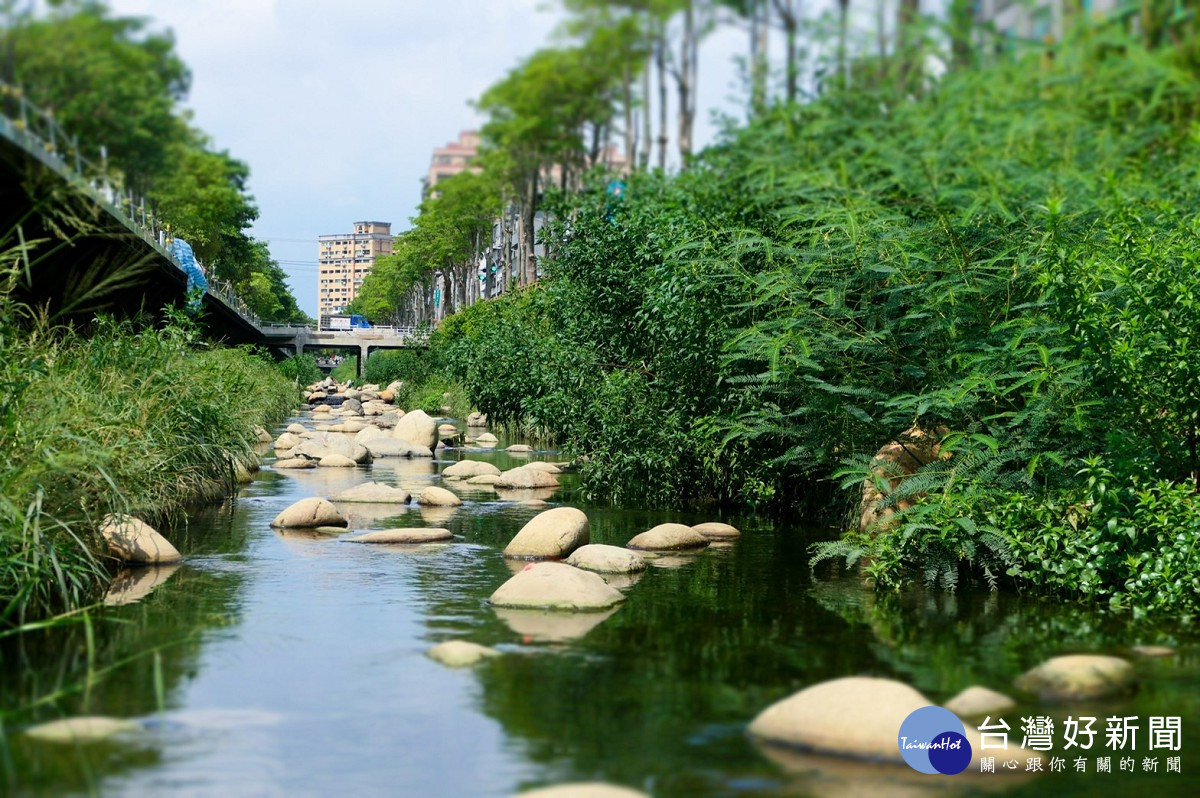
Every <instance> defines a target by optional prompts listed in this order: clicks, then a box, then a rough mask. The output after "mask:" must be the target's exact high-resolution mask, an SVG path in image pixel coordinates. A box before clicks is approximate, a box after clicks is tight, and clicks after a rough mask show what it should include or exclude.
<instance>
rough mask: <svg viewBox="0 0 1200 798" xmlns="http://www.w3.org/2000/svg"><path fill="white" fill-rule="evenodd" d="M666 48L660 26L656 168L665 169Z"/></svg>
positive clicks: (656, 51) (656, 44) (656, 62)
mask: <svg viewBox="0 0 1200 798" xmlns="http://www.w3.org/2000/svg"><path fill="white" fill-rule="evenodd" d="M666 46H667V41H666V34H665V33H664V31H663V29H662V26H660V27H659V30H658V38H657V39H656V40H655V42H654V67H655V69H656V70H657V71H658V168H659V169H663V170H665V169H666V168H667V54H666V52H665V50H666Z"/></svg>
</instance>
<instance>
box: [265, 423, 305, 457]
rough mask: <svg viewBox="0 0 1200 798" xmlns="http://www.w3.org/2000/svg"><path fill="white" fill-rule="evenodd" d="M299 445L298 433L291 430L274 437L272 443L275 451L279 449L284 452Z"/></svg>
mask: <svg viewBox="0 0 1200 798" xmlns="http://www.w3.org/2000/svg"><path fill="white" fill-rule="evenodd" d="M297 426H299V425H297ZM304 431H307V430H304ZM299 445H300V434H299V433H293V432H285V433H283V434H282V435H280V436H279V437H278V438H276V439H275V443H273V444H272V446H273V447H274V449H275V451H277V452H279V451H283V452H286V451H287V450H288V449H295V448H296V447H297V446H299Z"/></svg>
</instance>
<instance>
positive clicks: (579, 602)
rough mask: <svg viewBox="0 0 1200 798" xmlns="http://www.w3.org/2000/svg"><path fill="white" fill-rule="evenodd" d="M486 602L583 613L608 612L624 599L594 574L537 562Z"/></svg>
mask: <svg viewBox="0 0 1200 798" xmlns="http://www.w3.org/2000/svg"><path fill="white" fill-rule="evenodd" d="M488 600H489V601H490V602H491V603H492V604H494V605H495V606H497V607H516V608H529V609H548V610H569V611H587V610H604V609H608V608H609V607H612V606H614V605H616V604H619V603H620V602H622V601H624V600H625V597H624V596H623V595H622V594H621V592H620V591H618V590H617V589H616V588H613V587H609V585H608V584H607V583H606V582H605V581H604V580H603V579H601V578H600V577H599V576H597V575H596V574H594V573H591V572H589V571H582V570H580V569H578V568H573V567H571V566H570V565H564V564H563V563H560V562H539V563H531V564H530V565H527V566H526V567H525V568H524V569H523V570H521V571H520V572H519V573H517V574H516V575H515V576H513V577H512V578H511V579H509V580H508V581H507V582H505V583H504V584H503V585H501V586H500V587H499V588H497V589H496V592H495V593H493V594H492V595H491V598H489V599H488Z"/></svg>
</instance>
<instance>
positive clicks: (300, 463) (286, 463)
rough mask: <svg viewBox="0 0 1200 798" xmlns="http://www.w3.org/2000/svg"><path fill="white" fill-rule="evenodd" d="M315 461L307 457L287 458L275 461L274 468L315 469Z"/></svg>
mask: <svg viewBox="0 0 1200 798" xmlns="http://www.w3.org/2000/svg"><path fill="white" fill-rule="evenodd" d="M316 467H317V461H316V460H309V459H308V458H307V457H288V458H285V459H283V460H276V461H275V468H277V469H278V468H316Z"/></svg>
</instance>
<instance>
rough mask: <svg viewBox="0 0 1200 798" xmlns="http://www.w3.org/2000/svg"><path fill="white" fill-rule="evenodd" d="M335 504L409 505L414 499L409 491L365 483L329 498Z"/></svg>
mask: <svg viewBox="0 0 1200 798" xmlns="http://www.w3.org/2000/svg"><path fill="white" fill-rule="evenodd" d="M329 498H330V500H331V501H335V502H362V503H370V504H408V502H409V500H410V499H411V498H412V497H411V496H409V494H408V491H406V490H404V489H402V488H393V487H392V486H391V485H385V484H383V483H382V482H364V483H363V484H361V485H356V486H355V487H353V488H350V489H349V490H344V491H342V492H341V493H339V494H337V495H336V496H330V497H329Z"/></svg>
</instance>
